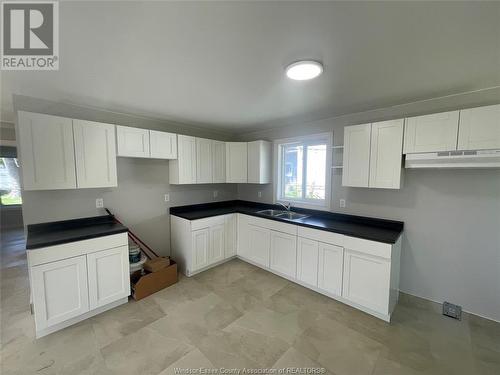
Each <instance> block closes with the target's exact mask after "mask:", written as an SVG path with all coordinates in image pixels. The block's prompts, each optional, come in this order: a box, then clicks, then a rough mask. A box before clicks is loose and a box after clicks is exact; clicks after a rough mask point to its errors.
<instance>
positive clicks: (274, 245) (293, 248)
mask: <svg viewBox="0 0 500 375" xmlns="http://www.w3.org/2000/svg"><path fill="white" fill-rule="evenodd" d="M270 239H271V249H270V251H271V257H270V265H269V267H270V268H271V269H272V270H273V271H276V272H279V273H282V274H285V275H287V276H289V277H293V278H295V277H296V276H297V236H294V235H291V234H288V233H281V232H276V231H274V230H272V231H271V234H270Z"/></svg>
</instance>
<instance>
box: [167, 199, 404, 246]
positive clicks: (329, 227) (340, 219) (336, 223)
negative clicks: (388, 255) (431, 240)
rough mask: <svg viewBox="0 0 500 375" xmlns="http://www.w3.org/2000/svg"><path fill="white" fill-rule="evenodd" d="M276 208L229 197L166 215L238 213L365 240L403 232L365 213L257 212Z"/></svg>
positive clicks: (386, 239) (382, 239)
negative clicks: (287, 215)
mask: <svg viewBox="0 0 500 375" xmlns="http://www.w3.org/2000/svg"><path fill="white" fill-rule="evenodd" d="M270 208H272V209H280V210H282V209H283V207H282V206H280V205H272V204H265V203H256V202H249V201H241V200H233V201H224V202H215V203H207V204H195V205H189V206H179V207H171V208H170V214H171V215H175V216H179V217H182V218H184V219H187V220H197V219H202V218H205V217H211V216H218V215H225V214H230V213H241V214H246V215H252V216H257V217H262V218H265V219H270V220H276V221H281V222H285V223H290V224H295V225H299V226H303V227H308V228H313V229H320V230H325V231H328V232H334V233H339V234H345V235H347V236H352V237H358V238H364V239H367V240H372V241H378V242H384V243H390V244H393V243H395V242H396V241H397V240H398V238H399V236H400V235H401V233H402V232H403V227H404V223H403V222H402V221H394V220H386V219H377V218H372V217H365V216H354V215H345V214H339V213H333V212H326V211H318V210H307V209H300V208H295V207H293V208H292V211H295V212H300V213H304V214H307V215H309V216H308V217H306V218H303V219H299V220H287V219H283V218H278V217H271V216H268V215H262V214H259V213H258V211H260V210H265V209H270Z"/></svg>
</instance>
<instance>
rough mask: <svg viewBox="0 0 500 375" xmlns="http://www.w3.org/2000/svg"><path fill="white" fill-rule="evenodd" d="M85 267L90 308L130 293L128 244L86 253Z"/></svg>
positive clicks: (100, 305)
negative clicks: (86, 269)
mask: <svg viewBox="0 0 500 375" xmlns="http://www.w3.org/2000/svg"><path fill="white" fill-rule="evenodd" d="M87 268H88V284H89V303H90V308H91V309H95V308H97V307H102V306H105V305H107V304H108V303H111V302H114V301H116V300H118V299H120V298H125V297H127V296H128V295H129V294H130V280H129V262H128V246H122V247H117V248H114V249H108V250H103V251H97V252H95V253H91V254H87Z"/></svg>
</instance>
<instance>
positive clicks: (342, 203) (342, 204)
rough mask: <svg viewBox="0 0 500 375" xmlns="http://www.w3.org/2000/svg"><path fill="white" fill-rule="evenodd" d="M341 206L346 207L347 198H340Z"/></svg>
mask: <svg viewBox="0 0 500 375" xmlns="http://www.w3.org/2000/svg"><path fill="white" fill-rule="evenodd" d="M339 203H340V208H345V199H341V200H340V202H339Z"/></svg>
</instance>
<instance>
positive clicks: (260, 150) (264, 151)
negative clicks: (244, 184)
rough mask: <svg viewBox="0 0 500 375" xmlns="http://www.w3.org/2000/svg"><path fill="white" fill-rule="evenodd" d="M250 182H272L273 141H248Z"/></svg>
mask: <svg viewBox="0 0 500 375" xmlns="http://www.w3.org/2000/svg"><path fill="white" fill-rule="evenodd" d="M247 164H248V171H247V172H248V183H251V184H268V183H270V182H271V169H272V163H271V143H270V142H266V141H254V142H248V163H247Z"/></svg>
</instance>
